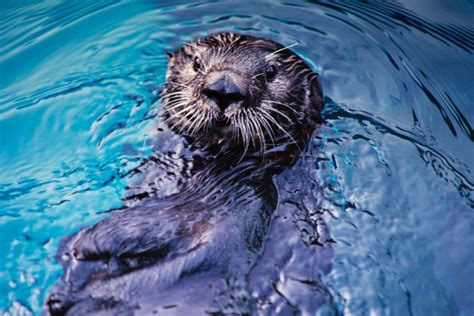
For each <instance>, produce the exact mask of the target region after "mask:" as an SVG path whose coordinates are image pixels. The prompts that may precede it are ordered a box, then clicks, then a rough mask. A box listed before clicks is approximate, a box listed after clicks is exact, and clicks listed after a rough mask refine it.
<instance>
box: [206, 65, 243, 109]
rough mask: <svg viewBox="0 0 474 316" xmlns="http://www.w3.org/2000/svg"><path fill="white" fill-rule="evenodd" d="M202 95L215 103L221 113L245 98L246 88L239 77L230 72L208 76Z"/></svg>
mask: <svg viewBox="0 0 474 316" xmlns="http://www.w3.org/2000/svg"><path fill="white" fill-rule="evenodd" d="M206 83H207V84H206V85H205V87H204V89H203V90H202V93H203V94H204V95H205V96H207V97H208V98H209V99H210V100H212V101H213V102H215V104H216V105H217V106H218V107H219V109H220V110H221V111H225V110H226V109H227V108H228V107H229V106H230V105H237V104H239V102H240V101H242V100H244V99H245V98H246V97H247V93H248V87H247V84H246V83H245V80H244V79H243V78H241V76H240V75H238V74H236V73H233V72H230V71H218V72H212V73H210V74H209V76H208V78H207V80H206Z"/></svg>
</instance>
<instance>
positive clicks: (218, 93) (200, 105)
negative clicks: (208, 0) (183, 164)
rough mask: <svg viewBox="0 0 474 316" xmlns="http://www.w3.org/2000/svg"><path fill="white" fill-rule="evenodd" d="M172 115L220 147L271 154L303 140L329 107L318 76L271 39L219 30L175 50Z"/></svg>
mask: <svg viewBox="0 0 474 316" xmlns="http://www.w3.org/2000/svg"><path fill="white" fill-rule="evenodd" d="M168 59H169V64H168V70H167V74H166V83H165V89H164V95H163V104H162V110H163V113H164V116H165V121H166V123H167V124H168V126H169V127H170V128H171V129H172V130H174V131H175V132H177V133H179V134H182V135H184V136H189V137H190V138H191V139H194V140H196V142H197V143H201V144H205V146H216V145H217V147H218V148H219V149H220V150H225V149H231V148H238V149H239V150H240V149H241V150H242V152H244V155H245V153H252V152H259V153H268V152H271V149H273V148H275V147H277V146H281V145H282V144H294V145H296V146H297V147H301V145H304V143H305V142H306V140H307V138H308V136H309V135H311V133H312V132H313V130H314V128H315V127H316V125H317V123H318V122H319V121H320V112H321V109H322V106H323V100H322V92H321V87H320V84H319V82H318V80H317V77H318V75H317V74H316V73H314V72H313V71H312V70H311V68H310V67H309V66H308V65H307V64H306V63H305V62H304V61H303V60H302V59H301V58H300V57H298V56H297V55H296V54H294V53H293V52H291V51H290V50H289V49H288V48H285V47H283V46H282V45H280V44H278V43H275V42H273V41H270V40H265V39H261V38H256V37H251V36H246V35H240V34H235V33H219V34H214V35H210V36H208V37H205V38H201V39H198V40H196V41H194V42H191V43H188V44H186V45H184V46H183V47H181V48H180V49H178V50H177V51H175V52H173V53H169V54H168Z"/></svg>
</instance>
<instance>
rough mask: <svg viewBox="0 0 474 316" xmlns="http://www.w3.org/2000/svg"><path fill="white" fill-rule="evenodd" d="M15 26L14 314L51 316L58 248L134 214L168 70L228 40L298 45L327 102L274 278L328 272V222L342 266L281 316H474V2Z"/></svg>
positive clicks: (147, 7) (25, 20) (2, 164)
mask: <svg viewBox="0 0 474 316" xmlns="http://www.w3.org/2000/svg"><path fill="white" fill-rule="evenodd" d="M0 8H1V10H0V18H1V21H2V24H1V27H0V29H1V32H0V44H1V45H0V169H1V171H0V174H1V177H0V231H1V235H0V236H1V238H0V249H2V251H1V252H0V293H1V295H0V310H1V311H3V313H4V314H6V315H31V314H38V313H39V312H40V311H41V305H42V302H43V300H44V297H45V295H46V294H47V292H48V290H49V289H50V288H51V286H52V284H53V283H54V282H55V280H56V279H57V277H58V276H59V275H60V274H61V270H60V267H59V265H58V264H57V263H56V262H55V261H54V255H55V252H56V248H57V246H58V242H59V240H60V238H61V237H62V236H65V235H68V234H70V233H72V232H74V231H76V230H78V229H79V228H80V227H83V226H87V225H90V224H91V223H94V222H96V221H98V220H99V219H100V218H103V217H104V216H106V214H105V213H104V212H103V211H104V210H108V209H111V208H115V207H120V206H121V205H123V201H122V200H121V198H123V197H124V196H125V195H126V194H127V193H126V186H127V185H128V184H129V183H130V181H131V176H130V171H131V170H132V169H133V168H134V167H135V166H137V165H138V164H139V163H140V161H142V160H143V159H144V158H145V157H146V156H149V155H150V154H151V153H152V150H153V148H152V145H151V142H150V141H149V140H150V139H151V138H153V135H152V131H153V128H152V126H153V121H154V119H155V118H156V110H157V108H158V107H159V102H157V101H156V100H157V97H158V89H159V86H160V84H161V83H163V81H164V72H165V67H166V58H165V57H164V56H165V54H164V53H165V52H166V51H168V50H172V49H173V48H176V47H178V46H180V45H182V42H186V41H189V40H192V39H194V38H196V37H198V36H204V35H206V34H209V33H213V32H218V31H229V30H233V31H238V32H242V33H248V34H252V35H256V36H260V37H267V38H271V39H274V40H276V41H278V42H281V43H282V44H284V45H291V44H295V43H298V45H297V46H295V47H294V48H293V49H294V50H295V51H296V52H297V53H299V54H300V55H301V56H303V57H304V58H305V59H306V60H307V61H308V62H309V63H310V64H311V65H312V66H313V67H314V68H315V69H316V70H318V71H319V72H320V74H321V80H322V84H323V88H324V91H325V94H326V96H327V97H328V99H327V105H326V110H325V120H326V122H325V124H324V126H322V127H321V128H320V129H319V131H318V132H317V134H316V135H315V137H314V141H313V143H312V144H311V145H310V146H309V147H310V148H309V150H308V152H307V153H306V154H305V155H304V157H303V158H304V159H301V161H300V163H299V164H298V165H297V166H295V168H294V169H293V170H292V171H291V172H286V173H284V174H282V175H281V176H280V177H279V178H278V183H279V186H280V196H281V199H280V206H279V210H278V213H277V214H276V217H275V219H274V226H273V228H272V234H271V236H270V239H269V242H268V249H266V251H267V253H269V254H271V255H270V256H269V255H267V256H266V257H265V260H267V261H268V262H269V263H270V264H271V263H274V262H280V261H279V260H283V259H281V258H280V257H278V255H279V254H280V253H286V252H288V251H291V253H293V254H303V256H300V257H296V258H297V259H296V260H298V261H300V262H304V261H305V260H304V259H305V257H304V256H311V255H312V256H313V257H311V258H309V257H306V258H308V260H307V262H318V258H319V257H318V256H320V258H328V256H327V255H326V256H324V255H322V254H321V253H324V251H327V248H324V247H321V246H318V243H317V242H315V236H316V237H317V236H319V235H317V234H316V233H318V232H319V230H318V229H320V226H321V225H319V224H320V223H321V221H322V220H323V221H324V223H325V224H326V227H327V229H328V230H329V235H330V239H331V240H333V242H332V250H331V255H330V256H329V258H330V262H324V263H321V264H320V265H319V264H316V265H315V266H314V267H309V268H306V270H305V269H302V268H301V267H299V266H295V265H294V264H292V262H294V261H292V260H286V261H284V262H285V264H286V265H285V266H281V265H276V266H278V267H279V268H278V269H280V270H279V271H277V272H279V279H278V280H277V281H276V283H275V284H274V287H275V289H277V290H278V291H275V292H274V293H278V295H276V296H277V298H275V299H274V302H275V306H277V307H278V308H276V309H275V311H290V312H291V311H295V310H298V309H299V308H300V307H301V308H300V309H302V310H305V309H306V307H305V306H306V305H308V304H307V302H306V303H305V300H306V301H307V300H308V299H309V300H311V299H314V300H315V301H318V297H321V296H325V297H327V298H328V299H327V302H326V303H324V304H322V307H321V306H320V305H321V304H318V306H319V309H318V313H321V314H324V313H327V314H329V315H331V313H332V314H334V313H336V312H339V313H340V314H344V315H369V314H370V315H472V314H473V313H474V300H473V298H472V293H474V284H473V283H474V280H473V278H472V276H473V275H474V255H473V249H474V234H473V231H474V228H473V226H474V218H473V207H474V193H473V192H474V176H473V173H472V170H473V165H474V159H473V158H472V157H474V146H473V140H474V134H473V130H472V122H473V121H474V108H473V104H472V100H474V89H473V85H472V82H474V58H473V46H474V43H473V36H474V27H473V23H472V18H473V16H474V6H473V5H472V3H471V2H470V1H450V2H448V1H431V2H428V1H416V3H414V1H400V2H398V3H381V2H374V3H372V2H368V3H367V2H365V1H364V2H342V3H328V2H319V1H311V2H299V1H295V2H290V1H286V2H281V3H276V2H259V3H253V4H247V5H236V4H235V3H229V2H198V3H193V4H184V3H183V4H180V5H177V4H176V2H174V3H172V2H171V1H162V2H161V3H155V2H152V1H150V2H133V3H132V2H113V1H110V2H107V1H101V2H100V3H94V2H89V3H87V2H68V1H65V2H52V1H51V2H47V1H46V2H38V3H29V4H26V3H16V2H14V1H3V2H2V3H1V4H0ZM291 184H295V185H296V186H297V187H298V188H299V190H294V187H292V186H291ZM297 184H299V186H298V185H297ZM302 184H303V185H302ZM290 205H293V206H291V207H290ZM315 214H316V215H315ZM284 222H285V223H286V224H287V225H286V226H285V225H283V223H284ZM318 223H319V224H318ZM277 233H281V234H284V235H283V236H298V240H296V241H294V240H292V241H289V240H288V239H285V238H286V237H285V238H278V236H279V235H277ZM328 238H329V237H328ZM316 240H317V238H316ZM301 273H302V274H304V277H305V278H308V277H309V278H318V280H320V285H322V286H321V288H319V292H318V291H316V290H315V291H314V292H311V290H314V289H313V288H311V286H309V285H308V284H310V283H311V282H306V283H304V284H306V285H305V287H304V289H303V288H302V285H301V284H300V285H299V287H295V286H294V285H292V283H291V282H289V281H288V280H294V279H292V278H291V277H292V274H301ZM302 284H303V283H302ZM310 285H311V284H310ZM302 289H303V290H302ZM303 299H304V300H303ZM318 302H319V301H318ZM328 302H329V303H328ZM305 304H306V305H305ZM285 308H286V309H285Z"/></svg>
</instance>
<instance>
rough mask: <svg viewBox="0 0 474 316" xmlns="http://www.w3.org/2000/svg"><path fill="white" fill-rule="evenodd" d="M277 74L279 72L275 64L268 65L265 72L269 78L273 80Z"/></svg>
mask: <svg viewBox="0 0 474 316" xmlns="http://www.w3.org/2000/svg"><path fill="white" fill-rule="evenodd" d="M276 74H277V69H276V67H275V66H273V65H270V67H268V69H267V71H266V72H265V75H266V77H267V80H273V79H274V78H275V76H276Z"/></svg>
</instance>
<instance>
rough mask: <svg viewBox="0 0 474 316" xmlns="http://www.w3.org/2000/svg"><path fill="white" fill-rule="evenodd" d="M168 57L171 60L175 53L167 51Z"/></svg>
mask: <svg viewBox="0 0 474 316" xmlns="http://www.w3.org/2000/svg"><path fill="white" fill-rule="evenodd" d="M166 58H168V61H171V60H172V59H173V58H174V54H173V53H171V52H166Z"/></svg>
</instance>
